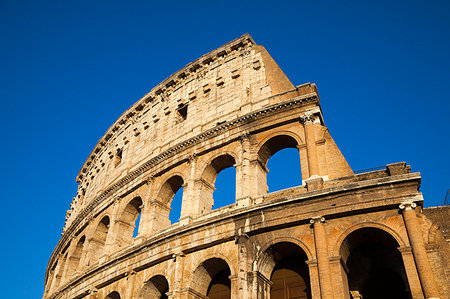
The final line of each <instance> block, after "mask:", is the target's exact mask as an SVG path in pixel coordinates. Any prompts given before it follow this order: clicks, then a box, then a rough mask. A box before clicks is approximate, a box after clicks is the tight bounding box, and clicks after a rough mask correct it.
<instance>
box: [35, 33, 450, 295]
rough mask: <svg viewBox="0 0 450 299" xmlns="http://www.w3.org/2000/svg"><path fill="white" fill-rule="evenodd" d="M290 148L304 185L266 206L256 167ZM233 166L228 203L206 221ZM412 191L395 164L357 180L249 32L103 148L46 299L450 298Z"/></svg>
mask: <svg viewBox="0 0 450 299" xmlns="http://www.w3.org/2000/svg"><path fill="white" fill-rule="evenodd" d="M285 148H295V149H297V150H298V153H299V156H300V163H301V173H302V182H303V184H302V185H300V186H297V187H293V188H289V189H285V190H281V191H277V192H272V193H268V188H267V172H268V169H267V167H266V165H267V161H268V160H269V159H270V157H271V156H272V155H274V154H275V153H277V152H278V151H280V150H282V149H285ZM228 167H234V168H235V169H236V197H235V204H233V205H229V206H226V207H223V208H219V209H213V205H214V198H213V192H214V190H215V187H214V184H215V180H216V177H217V175H218V173H219V172H220V171H222V170H223V169H225V168H228ZM420 179H421V178H420V174H419V173H411V171H410V167H409V166H407V165H406V164H405V163H395V164H389V165H387V166H386V168H385V169H382V170H376V171H371V172H366V173H362V174H354V173H353V171H352V169H351V168H350V166H349V165H348V163H347V162H346V160H345V158H344V157H343V155H342V154H341V152H340V150H339V148H338V147H337V146H336V144H335V143H334V141H333V138H332V137H331V135H330V132H329V130H328V129H327V128H326V127H325V125H324V119H323V116H322V112H321V107H320V101H319V95H318V92H317V88H316V86H315V85H314V84H311V83H307V84H303V85H300V86H297V87H295V86H294V85H293V84H292V83H291V82H290V81H289V79H288V78H287V77H286V76H285V74H284V73H283V72H282V70H281V69H280V68H279V67H278V65H277V64H276V63H275V61H274V60H273V59H272V58H271V56H270V55H269V54H268V52H267V51H266V50H265V48H264V47H262V46H259V45H256V44H255V43H254V41H253V39H252V38H251V37H250V36H249V35H244V36H242V37H240V38H238V39H236V40H234V41H232V42H230V43H228V44H226V45H224V46H222V47H220V48H218V49H216V50H214V51H212V52H210V53H208V54H206V55H204V56H202V57H200V58H199V59H197V60H196V61H194V62H192V63H190V64H188V65H187V66H185V67H184V68H183V69H181V70H180V71H178V72H176V73H174V74H173V75H172V76H170V77H169V78H167V79H166V80H165V81H163V82H162V83H160V84H159V85H158V86H156V87H155V88H153V89H152V90H151V91H150V92H149V93H148V94H146V95H145V96H144V97H143V98H142V99H140V100H139V101H138V102H137V103H135V104H134V105H133V106H132V107H131V108H129V109H128V110H127V111H126V112H125V113H124V114H123V115H122V116H121V117H120V118H119V119H118V120H117V121H116V122H115V123H114V124H113V125H112V126H111V127H110V129H109V130H108V131H107V132H106V134H105V135H104V136H103V137H102V138H101V139H100V140H99V142H98V143H97V145H96V146H95V148H94V150H93V151H92V152H91V154H90V156H89V158H88V159H87V160H86V162H85V163H84V165H83V167H82V169H81V171H80V172H79V174H78V176H77V182H78V183H79V188H78V191H77V194H76V196H75V198H74V199H73V201H72V204H71V209H70V210H69V211H68V212H67V215H66V223H65V226H64V229H63V230H64V233H63V235H62V237H61V240H60V241H59V243H58V245H57V246H56V248H55V250H54V252H53V254H52V256H51V258H50V261H49V264H48V267H47V272H46V277H45V293H44V298H92V299H93V298H102V299H103V298H110V299H117V298H363V297H364V298H449V292H450V290H449V286H448V274H449V270H448V258H449V245H448V242H447V241H446V239H445V238H444V236H443V234H442V232H441V231H440V230H439V227H438V225H437V224H435V223H433V222H432V221H431V220H430V219H428V218H427V217H426V216H425V215H424V213H422V206H423V198H422V195H421V193H420V192H419V187H420ZM180 188H183V199H182V206H181V217H180V220H179V222H177V223H174V224H171V222H170V220H169V213H170V210H171V202H172V199H173V197H174V195H175V193H176V192H177V191H178V190H179V189H180ZM447 211H448V210H447ZM437 214H439V213H437ZM433 215H434V216H433V217H435V218H436V217H438V216H436V212H435V213H434V214H433ZM433 217H431V219H433ZM137 219H139V223H136V221H137ZM447 219H448V218H447ZM444 222H445V218H444ZM136 225H138V229H139V230H138V234H137V236H135V237H133V230H134V228H135V226H136ZM380 286H383V287H380ZM380 296H381V297H380Z"/></svg>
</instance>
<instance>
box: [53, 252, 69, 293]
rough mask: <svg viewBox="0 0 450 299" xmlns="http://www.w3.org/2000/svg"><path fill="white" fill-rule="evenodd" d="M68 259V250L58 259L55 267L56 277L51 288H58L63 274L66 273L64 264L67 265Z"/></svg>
mask: <svg viewBox="0 0 450 299" xmlns="http://www.w3.org/2000/svg"><path fill="white" fill-rule="evenodd" d="M66 261H67V252H66V254H64V256H63V257H62V258H61V259H60V260H58V261H57V264H56V268H55V277H54V278H53V281H52V284H51V288H50V289H51V290H52V291H54V290H56V289H57V288H58V287H59V284H60V283H61V279H62V276H63V275H64V266H65V265H66Z"/></svg>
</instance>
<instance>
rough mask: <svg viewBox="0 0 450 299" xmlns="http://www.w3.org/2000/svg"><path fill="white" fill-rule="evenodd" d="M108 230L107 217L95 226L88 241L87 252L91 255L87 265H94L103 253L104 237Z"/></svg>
mask: <svg viewBox="0 0 450 299" xmlns="http://www.w3.org/2000/svg"><path fill="white" fill-rule="evenodd" d="M108 229H109V217H108V216H105V217H103V218H102V220H100V222H99V223H98V224H97V228H96V229H95V232H94V235H93V236H92V239H91V240H90V241H89V252H90V254H91V256H90V258H89V262H88V263H89V264H92V263H95V262H96V261H97V260H98V258H99V257H100V256H102V254H103V253H104V248H105V243H106V237H107V235H108Z"/></svg>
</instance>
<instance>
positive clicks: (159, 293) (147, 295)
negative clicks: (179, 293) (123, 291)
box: [139, 275, 169, 299]
mask: <svg viewBox="0 0 450 299" xmlns="http://www.w3.org/2000/svg"><path fill="white" fill-rule="evenodd" d="M168 291H169V283H168V282H167V279H166V278H165V277H164V276H162V275H156V276H153V277H152V278H151V279H149V280H148V281H147V282H145V284H144V286H143V287H142V289H141V292H140V294H139V299H166V298H168V297H167V294H166V293H167V292H168Z"/></svg>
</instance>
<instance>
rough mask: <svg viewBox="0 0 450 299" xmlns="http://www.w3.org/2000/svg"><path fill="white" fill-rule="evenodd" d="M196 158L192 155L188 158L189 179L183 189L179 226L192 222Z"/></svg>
mask: <svg viewBox="0 0 450 299" xmlns="http://www.w3.org/2000/svg"><path fill="white" fill-rule="evenodd" d="M197 160H198V156H197V155H196V154H195V153H194V154H192V155H191V156H190V157H189V160H188V165H189V168H190V169H189V178H188V179H187V180H188V181H187V182H186V183H185V187H183V188H184V189H183V201H182V203H181V214H180V224H182V225H186V224H189V223H191V222H192V218H193V217H194V216H195V212H194V205H193V203H194V202H195V174H196V169H197Z"/></svg>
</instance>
